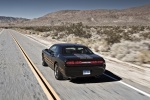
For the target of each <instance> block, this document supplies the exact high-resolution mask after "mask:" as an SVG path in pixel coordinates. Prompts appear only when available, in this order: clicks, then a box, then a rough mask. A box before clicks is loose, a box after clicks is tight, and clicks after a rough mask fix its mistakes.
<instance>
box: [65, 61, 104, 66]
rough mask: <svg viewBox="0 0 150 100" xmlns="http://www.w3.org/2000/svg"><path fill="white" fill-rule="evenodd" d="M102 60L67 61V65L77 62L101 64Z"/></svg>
mask: <svg viewBox="0 0 150 100" xmlns="http://www.w3.org/2000/svg"><path fill="white" fill-rule="evenodd" d="M103 63H104V62H103V61H101V60H95V61H67V62H66V64H67V65H75V64H76V65H77V64H103Z"/></svg>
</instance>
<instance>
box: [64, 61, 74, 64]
mask: <svg viewBox="0 0 150 100" xmlns="http://www.w3.org/2000/svg"><path fill="white" fill-rule="evenodd" d="M66 64H67V65H73V64H74V61H67V62H66Z"/></svg>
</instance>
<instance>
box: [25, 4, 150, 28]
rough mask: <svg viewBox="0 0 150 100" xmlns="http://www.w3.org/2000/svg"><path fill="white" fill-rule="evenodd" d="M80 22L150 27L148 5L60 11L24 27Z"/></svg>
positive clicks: (149, 7) (28, 23) (32, 21)
mask: <svg viewBox="0 0 150 100" xmlns="http://www.w3.org/2000/svg"><path fill="white" fill-rule="evenodd" d="M78 22H82V23H83V24H85V25H98V26H99V25H100V26H103V25H150V5H145V6H140V7H133V8H128V9H123V10H107V9H98V10H62V11H58V12H53V13H49V14H47V15H45V16H42V17H40V18H37V19H33V20H31V21H29V22H27V23H26V24H24V25H27V26H28V25H31V26H47V25H63V24H67V23H78Z"/></svg>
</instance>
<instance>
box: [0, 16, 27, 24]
mask: <svg viewBox="0 0 150 100" xmlns="http://www.w3.org/2000/svg"><path fill="white" fill-rule="evenodd" d="M25 21H29V19H25V18H16V17H5V16H0V26H12V25H16V24H17V23H22V22H25Z"/></svg>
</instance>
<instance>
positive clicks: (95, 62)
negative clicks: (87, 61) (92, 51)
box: [91, 60, 103, 64]
mask: <svg viewBox="0 0 150 100" xmlns="http://www.w3.org/2000/svg"><path fill="white" fill-rule="evenodd" d="M91 63H92V64H103V61H101V60H98V61H96V60H95V61H91Z"/></svg>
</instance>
